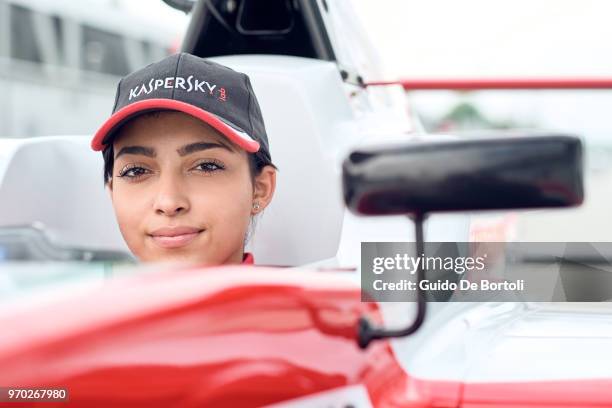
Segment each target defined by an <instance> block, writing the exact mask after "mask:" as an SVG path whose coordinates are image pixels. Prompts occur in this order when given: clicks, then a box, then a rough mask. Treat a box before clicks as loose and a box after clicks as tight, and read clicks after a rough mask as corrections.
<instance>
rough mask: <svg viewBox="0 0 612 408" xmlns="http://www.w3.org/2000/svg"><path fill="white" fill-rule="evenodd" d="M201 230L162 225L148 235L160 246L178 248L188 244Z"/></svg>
mask: <svg viewBox="0 0 612 408" xmlns="http://www.w3.org/2000/svg"><path fill="white" fill-rule="evenodd" d="M203 231H204V230H203V229H200V228H193V227H164V228H159V229H156V230H155V231H153V232H151V233H150V234H149V236H150V237H151V239H152V240H153V242H155V243H156V244H157V245H159V246H160V247H162V248H180V247H182V246H185V245H187V244H189V243H190V242H191V241H193V240H194V239H195V238H196V237H197V236H198V235H200V233H202V232H203Z"/></svg>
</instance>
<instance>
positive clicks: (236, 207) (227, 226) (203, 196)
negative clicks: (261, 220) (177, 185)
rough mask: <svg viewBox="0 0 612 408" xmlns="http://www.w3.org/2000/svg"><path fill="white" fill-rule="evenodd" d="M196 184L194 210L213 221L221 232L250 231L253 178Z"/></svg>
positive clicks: (208, 220)
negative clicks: (251, 179) (248, 227)
mask: <svg viewBox="0 0 612 408" xmlns="http://www.w3.org/2000/svg"><path fill="white" fill-rule="evenodd" d="M194 184H196V185H194V188H193V189H192V191H194V193H193V194H191V201H192V204H193V206H192V210H193V211H194V212H197V213H198V215H199V216H201V218H202V219H204V220H205V221H206V222H208V223H210V227H211V228H213V229H214V230H217V231H216V232H217V233H220V232H222V231H223V232H232V231H235V232H236V233H240V232H241V231H246V227H247V226H248V223H249V219H250V214H251V205H252V203H251V201H252V192H251V190H252V188H251V184H250V179H248V178H247V179H246V180H243V179H242V178H239V179H233V180H232V181H231V182H220V183H214V184H213V183H210V184H208V183H200V185H197V182H196V183H194Z"/></svg>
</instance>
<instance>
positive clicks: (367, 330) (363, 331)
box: [357, 213, 427, 349]
mask: <svg viewBox="0 0 612 408" xmlns="http://www.w3.org/2000/svg"><path fill="white" fill-rule="evenodd" d="M408 218H411V219H412V220H413V221H414V229H415V240H416V255H417V256H419V254H423V253H424V251H425V246H424V242H425V240H424V237H423V223H424V221H425V218H426V214H423V213H417V214H414V215H411V216H408ZM423 279H425V270H424V269H423V266H422V262H419V264H418V268H417V313H416V317H415V319H414V321H413V322H412V324H411V325H410V326H408V327H406V328H403V329H395V330H388V329H385V328H382V327H376V326H375V325H374V324H373V323H371V322H370V321H369V320H368V319H367V318H366V317H364V316H362V317H360V318H359V323H358V330H359V334H358V339H357V342H358V344H359V347H361V348H363V349H365V348H366V347H368V345H369V344H370V342H371V341H372V340H378V339H386V338H395V337H405V336H409V335H411V334H412V333H414V332H416V331H417V330H418V329H419V328H420V327H421V325H422V324H423V322H424V321H425V314H426V311H427V301H426V300H425V292H424V291H423V290H421V285H420V282H421V281H422V280H423Z"/></svg>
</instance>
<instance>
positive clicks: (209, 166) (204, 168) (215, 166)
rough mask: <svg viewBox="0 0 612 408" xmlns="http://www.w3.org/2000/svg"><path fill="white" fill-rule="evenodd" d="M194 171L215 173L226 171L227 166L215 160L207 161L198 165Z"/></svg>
mask: <svg viewBox="0 0 612 408" xmlns="http://www.w3.org/2000/svg"><path fill="white" fill-rule="evenodd" d="M194 169H196V170H198V171H201V172H204V173H213V172H215V171H219V170H224V169H225V166H223V164H222V163H220V162H217V161H215V160H207V161H203V162H200V163H198V164H197V165H196V166H195V167H194Z"/></svg>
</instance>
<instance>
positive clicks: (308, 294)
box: [0, 266, 612, 407]
mask: <svg viewBox="0 0 612 408" xmlns="http://www.w3.org/2000/svg"><path fill="white" fill-rule="evenodd" d="M350 275H351V273H349V272H344V273H342V272H333V273H331V272H330V273H328V272H315V271H303V270H297V269H279V268H263V267H252V266H236V267H220V268H200V269H182V270H172V271H163V272H154V273H144V274H139V275H136V276H131V277H124V278H118V279H115V280H113V281H111V282H107V283H105V284H104V285H101V286H99V287H95V288H93V289H89V290H85V291H83V290H81V291H79V293H75V294H72V295H70V296H69V297H68V298H64V300H62V301H60V302H52V304H50V305H47V306H45V305H38V306H36V307H28V308H25V309H23V308H22V309H21V310H18V311H16V312H15V311H13V312H11V313H10V314H7V315H6V316H0V323H1V324H2V328H3V333H2V335H1V336H0V367H1V369H0V384H1V385H2V386H15V387H34V386H40V387H47V388H49V387H62V388H67V389H68V392H69V401H68V402H67V403H66V402H56V403H49V402H39V403H38V404H40V406H45V407H51V406H86V407H107V406H129V407H140V406H142V407H144V406H146V407H169V406H181V407H191V406H215V407H220V406H222V407H254V406H262V405H266V404H271V403H277V402H280V401H285V400H289V399H293V398H298V397H304V396H308V395H312V394H315V393H318V392H322V391H328V390H333V389H337V388H339V387H344V386H350V385H362V386H364V387H365V389H366V390H367V393H368V396H369V399H370V401H371V403H372V405H374V406H380V407H457V406H463V407H485V406H504V407H508V406H517V407H518V406H521V407H523V406H608V405H610V404H611V403H610V401H612V387H611V386H612V381H557V382H542V383H524V384H521V383H505V384H504V383H488V384H473V383H469V384H463V383H460V382H448V381H446V382H445V381H431V380H421V379H417V378H413V377H411V376H410V375H409V374H408V372H406V371H405V370H404V368H402V367H401V366H400V364H399V362H398V361H397V359H396V357H395V355H394V353H393V350H392V347H391V345H390V343H389V342H388V341H377V342H374V343H372V344H371V345H370V346H369V347H368V348H367V349H365V350H362V349H360V348H359V347H358V346H357V342H356V334H357V331H356V324H357V320H358V318H359V317H360V316H362V315H368V316H370V317H371V318H373V319H374V320H377V321H378V322H379V323H381V318H380V312H379V309H378V307H377V305H376V304H375V303H362V302H361V301H360V291H359V286H358V282H351V277H350ZM432 364H435V362H434V361H432ZM0 405H1V404H0ZM6 405H7V406H19V405H20V404H19V403H6ZM25 405H27V406H36V404H32V403H28V404H25V403H24V404H23V406H25Z"/></svg>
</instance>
